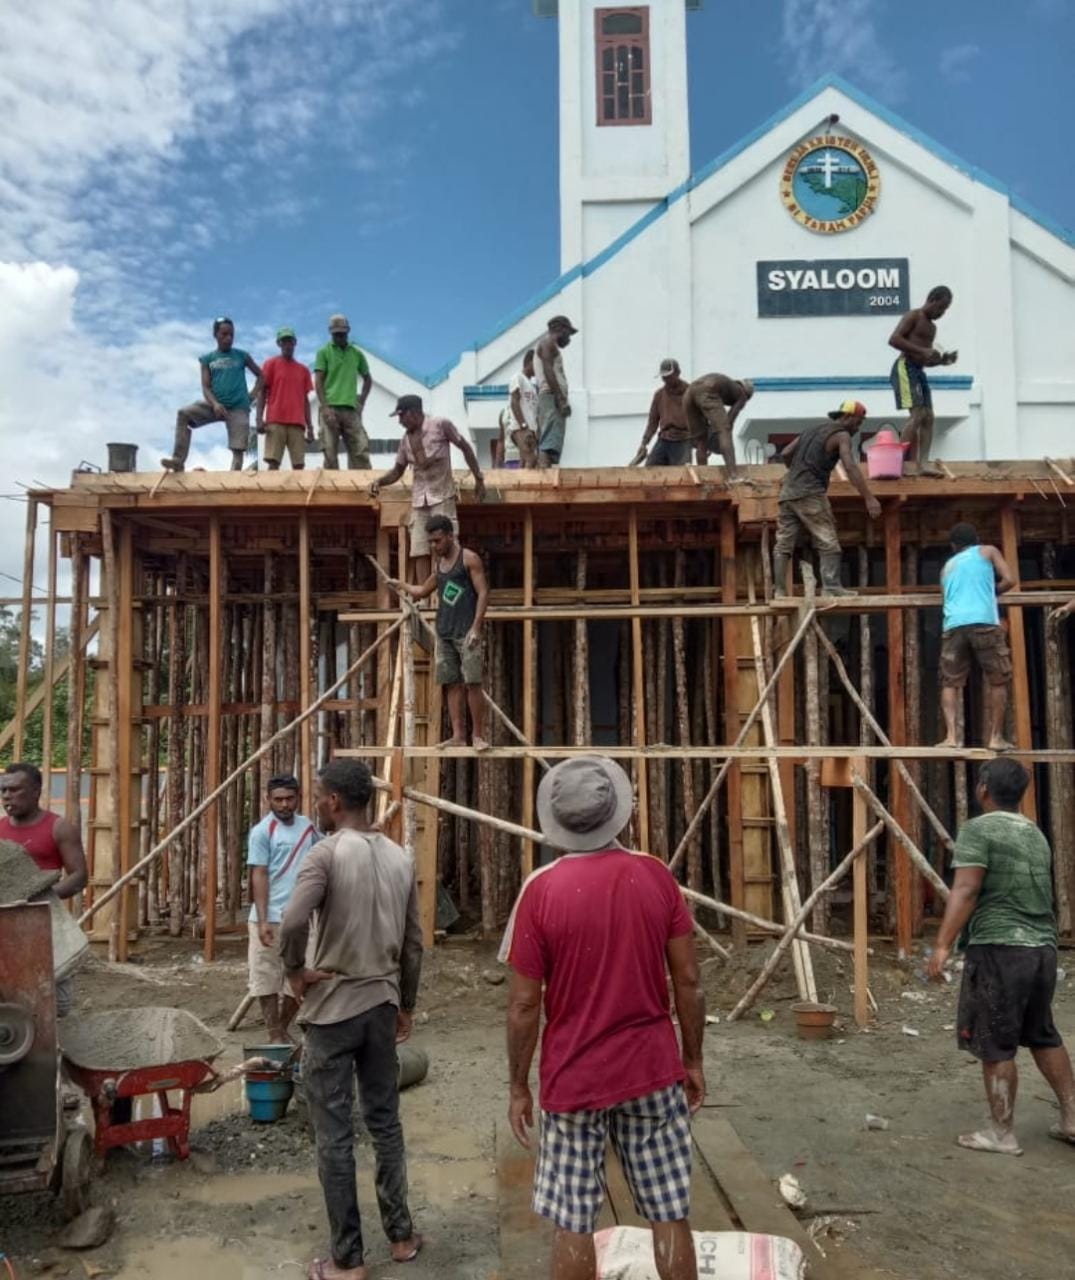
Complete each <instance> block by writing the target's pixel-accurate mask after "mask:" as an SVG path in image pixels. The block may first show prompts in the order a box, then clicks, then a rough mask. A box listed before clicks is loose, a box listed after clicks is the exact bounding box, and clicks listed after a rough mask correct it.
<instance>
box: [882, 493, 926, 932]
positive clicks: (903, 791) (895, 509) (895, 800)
mask: <svg viewBox="0 0 1075 1280" xmlns="http://www.w3.org/2000/svg"><path fill="white" fill-rule="evenodd" d="M884 530H885V585H886V586H887V588H888V591H889V593H890V594H892V593H894V592H895V591H896V589H897V588H898V587H899V585H900V583H901V581H902V577H903V568H902V561H901V551H900V506H899V502H898V501H897V502H886V503H885V512H884ZM886 620H887V625H888V736H889V738H891V739H892V744H893V746H897V747H898V746H902V745H903V744H904V743H905V742H906V741H907V691H906V688H905V685H904V666H903V614H902V612H901V611H900V610H899V609H889V610H888V611H887V614H886ZM889 796H890V802H891V803H890V807H891V809H892V812H893V815H894V816H895V818H896V821H897V822H898V823H899V824H900V826H901V827H903V828H904V830H906V829H907V827H906V825H905V824H907V823H909V822H910V805H909V803H908V800H909V797H908V795H907V787H906V784H905V783H904V781H903V778H902V777H901V776H900V774H899V773H898V771H897V770H895V769H893V770H891V776H890V779H889ZM889 865H890V866H891V867H892V868H894V871H895V883H894V886H893V888H894V907H895V928H896V950H897V952H898V953H899V955H900V956H901V957H902V956H908V955H910V954H911V939H912V934H913V931H914V915H915V913H914V906H913V898H914V895H915V894H916V893H921V891H922V890H921V886H920V884H919V882H918V877H917V876H916V875H915V873H914V869H913V867H912V866H911V863H910V860H909V859H908V857H907V854H906V852H905V850H904V849H903V848H902V846H899V845H895V843H894V842H893V841H891V840H890V841H889Z"/></svg>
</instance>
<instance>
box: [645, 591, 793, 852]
mask: <svg viewBox="0 0 1075 1280" xmlns="http://www.w3.org/2000/svg"><path fill="white" fill-rule="evenodd" d="M813 620H814V610H813V609H808V610H807V611H806V612H805V613H804V614H803V617H802V620H801V621H800V623H799V625H798V628H797V629H796V631H795V634H794V635H793V636H792V637H791V640H790V641H789V643H788V647H787V648H786V649H785V650H784V652H783V653H782V654H781V655H780V661H779V662H778V663H777V664H776V667H775V668H774V670H773V674H772V675H771V676H770V677H769V679H768V680H767V681H766V684H765V688H764V689H763V690H762V692H761V696H760V697H759V698H758V701H757V702H756V703H755V704H754V708H753V710H752V711H751V713H750V715H749V716H747V718H746V720H745V721H744V722H743V727H742V728H741V729H740V730H739V736H738V737H737V738H736V740H735V742H734V743H733V744H732V749H733V750H737V749H738V748H739V747H741V746H742V745H743V743H744V742H745V741H746V738H747V734H749V733H750V731H751V729H753V727H754V722H755V720H757V718H758V716H759V715H760V714H761V709H762V707H763V706H764V705H765V703H766V700H767V699H768V697H769V694H770V693H771V692H772V691H773V688H774V687H775V685H776V682H777V681H778V680H779V679H780V674H781V672H782V671H783V670H784V668H785V667H786V666H787V664H788V662H789V661H790V660H791V658H792V656H793V655H794V653H795V650H796V649H797V648H798V647H799V642H800V641H801V640H802V638H803V636H804V635H805V634H806V632H807V631H808V630H809V628H810V624H811V623H812V622H813ZM734 762H735V761H734V757H732V756H728V757H727V758H726V759H725V761H724V763H723V764H722V765H721V767H720V772H719V773H718V774H717V776H716V777H715V778H714V779H713V781H712V783H711V785H710V787H709V790H708V791H707V792H706V793H705V795H704V796H703V797H702V803H701V804H700V805H699V806H698V808H697V809H696V810H695V811H694V817H693V818H692V819H691V820H690V822H689V823H688V824H687V830H686V831H684V833H683V838H682V839H681V840H680V842H679V845H678V846H677V848H676V851H675V853H674V854H672V857H671V858H670V859H669V862H668V869H669V871H675V869H676V867H678V866H679V864H680V862H682V860H683V855H684V853H685V852H686V849H687V844H688V842H689V840H690V838H691V836H693V835H694V832H695V829H696V828H697V826H698V824H699V823H700V822H701V820H702V818H703V817H704V816H705V813H706V810H707V809H708V808H709V806H710V805H711V804H712V803H713V801H714V800H715V799H716V796H717V792H718V791H719V790H720V787H721V783H723V781H724V779H725V777H726V776H727V774H728V770H729V769H730V768H731V767H732V765H733V764H734Z"/></svg>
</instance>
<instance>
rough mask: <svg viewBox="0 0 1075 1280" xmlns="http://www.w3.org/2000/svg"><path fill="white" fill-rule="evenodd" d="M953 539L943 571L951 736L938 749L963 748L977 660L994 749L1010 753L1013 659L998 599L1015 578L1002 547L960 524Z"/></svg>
mask: <svg viewBox="0 0 1075 1280" xmlns="http://www.w3.org/2000/svg"><path fill="white" fill-rule="evenodd" d="M948 540H949V542H950V543H951V544H952V555H951V557H950V558H949V559H948V560H947V561H945V565H944V568H943V569H942V570H941V591H942V592H943V594H944V623H943V632H942V635H941V707H942V709H943V711H944V723H945V726H946V728H947V730H948V732H947V734H946V735H945V737H944V740H943V741H942V742H939V743H938V744H937V745H938V746H939V747H961V746H962V745H963V743H962V741H961V740H960V735H959V733H958V731H957V729H956V713H957V711H958V708H959V703H960V699H961V698H962V691H963V688H964V686H965V685H966V683H967V677H968V676H969V675H970V669H971V656H972V655H973V656H974V657H975V658H977V659H978V665H979V666H980V667H981V669H982V674H983V675H984V676H985V680H986V722H987V725H988V731H989V737H988V743H989V746H990V747H991V748H992V750H994V751H1009V750H1011V747H1012V744H1011V743H1010V742H1008V740H1007V739H1006V738H1005V737H1004V712H1005V710H1006V709H1007V705H1008V686H1009V685H1010V684H1011V681H1012V658H1011V653H1010V651H1009V649H1008V637H1007V636H1006V635H1005V633H1004V628H1003V627H1002V626H1001V625H1000V611H999V609H998V608H997V596H998V595H1002V594H1003V593H1004V592H1005V591H1010V590H1011V589H1012V587H1014V586H1015V579H1014V578H1013V577H1012V573H1011V570H1010V569H1009V568H1008V565H1007V563H1006V562H1005V559H1004V557H1003V556H1002V555H1001V554H1000V552H999V551H998V550H997V548H996V547H989V546H982V545H981V544H980V543H979V542H978V530H977V529H975V527H974V525H972V524H966V523H960V524H957V525H956V526H955V528H954V529H953V530H952V532H951V533H950V534H949V535H948Z"/></svg>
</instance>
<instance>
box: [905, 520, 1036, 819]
mask: <svg viewBox="0 0 1075 1280" xmlns="http://www.w3.org/2000/svg"><path fill="white" fill-rule="evenodd" d="M1000 535H1001V542H1002V544H1003V545H1002V547H1001V551H1002V553H1003V555H1004V559H1005V560H1007V562H1008V568H1009V569H1011V571H1012V573H1013V574H1014V575H1015V588H1014V590H1016V591H1018V590H1019V536H1018V532H1017V530H1016V522H1015V507H1014V506H1013V505H1012V504H1011V503H1008V504H1007V506H1005V507H1004V509H1003V510H1002V511H1001V513H1000ZM1008 640H1009V642H1010V644H1011V650H1012V684H1011V692H1010V695H1009V697H1010V701H1011V709H1012V723H1013V725H1014V728H1015V745H1016V746H1017V747H1022V748H1023V750H1025V751H1029V750H1030V749H1031V748H1032V747H1033V745H1034V739H1033V731H1032V728H1031V722H1030V685H1029V681H1028V679H1027V661H1026V629H1025V626H1024V623H1023V607H1022V605H1009V606H1008ZM1020 808H1021V809H1022V811H1023V813H1025V814H1026V816H1027V817H1028V818H1030V819H1031V820H1032V821H1034V822H1036V821H1037V817H1038V800H1037V794H1036V789H1035V786H1034V766H1033V765H1031V766H1030V786H1029V787H1027V789H1026V793H1025V794H1024V796H1023V802H1022V804H1021V805H1020ZM896 817H897V818H898V817H899V814H897V815H896Z"/></svg>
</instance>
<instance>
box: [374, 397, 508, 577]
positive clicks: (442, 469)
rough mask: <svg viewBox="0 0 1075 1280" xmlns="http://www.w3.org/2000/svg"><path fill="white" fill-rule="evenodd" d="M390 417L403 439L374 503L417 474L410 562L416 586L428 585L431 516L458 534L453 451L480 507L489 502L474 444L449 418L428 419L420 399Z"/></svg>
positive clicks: (408, 400) (399, 404) (377, 483)
mask: <svg viewBox="0 0 1075 1280" xmlns="http://www.w3.org/2000/svg"><path fill="white" fill-rule="evenodd" d="M391 416H392V417H393V418H399V421H400V425H401V426H402V427H403V439H402V440H401V441H400V445H399V452H398V453H397V454H396V461H395V463H394V464H393V466H392V469H391V471H386V472H385V473H384V475H383V476H381V477H379V478H378V479H377V480H374V482H373V483H372V484H371V485H370V497H372V498H376V497H377V495H378V494H379V493H380V491H381V488H382V486H384V485H388V484H395V483H396V481H397V480H399V479H401V478H402V476H403V473H404V472H405V471H406V470H407V468H408V466H410V467H413V468H414V470H413V472H412V475H413V479H412V481H411V526H410V531H411V558H412V559H413V560H414V561H415V562H416V563H415V569H416V575H415V582H425V581H426V579H427V578H428V577H429V566H430V554H429V533H428V531H427V530H428V525H429V521H430V520H431V519H432V517H433V516H446V517H447V519H449V520H450V521H451V522H452V528H453V529H458V528H459V518H458V516H457V515H456V511H455V494H456V490H455V477H454V476H453V475H452V445H453V444H454V445H455V447H456V448H457V449H458V450H459V452H460V453H461V454H462V455H463V457H464V458H465V459H466V464H467V466H468V467H469V468H470V470H471V473H472V474H473V476H474V493H475V494H476V496H477V499H478V501H479V502H481V501H482V500H483V499H484V498H485V477H484V476H483V475H482V469H481V467H480V466H479V465H478V458H477V455H476V454H475V452H474V450H473V448H472V447H471V444H470V441H469V440H467V439H465V438H464V437H463V436H462V435H460V433H459V431H458V430H457V428H456V427H455V426H454V425H453V424H452V423H451V422H449V421H448V419H447V418H433V417H430V416H429V415H428V414H427V413H426V412H425V410H424V409H423V408H422V397H421V396H400V398H399V399H398V400H397V401H396V407H395V409H394V410H393V412H392V415H391Z"/></svg>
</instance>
